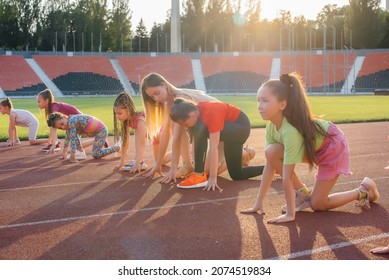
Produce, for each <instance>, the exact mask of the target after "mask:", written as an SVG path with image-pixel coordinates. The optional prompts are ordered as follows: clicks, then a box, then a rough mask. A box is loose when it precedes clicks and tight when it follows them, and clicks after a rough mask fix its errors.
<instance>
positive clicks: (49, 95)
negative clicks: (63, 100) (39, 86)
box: [37, 88, 54, 120]
mask: <svg viewBox="0 0 389 280" xmlns="http://www.w3.org/2000/svg"><path fill="white" fill-rule="evenodd" d="M37 96H42V98H43V99H44V100H49V101H48V103H47V108H45V117H46V120H47V119H48V117H49V115H50V114H51V113H52V112H53V111H52V105H53V103H54V95H53V93H52V92H51V90H49V89H48V88H47V89H45V90H43V91H41V92H40V93H38V95H37Z"/></svg>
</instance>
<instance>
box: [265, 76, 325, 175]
mask: <svg viewBox="0 0 389 280" xmlns="http://www.w3.org/2000/svg"><path fill="white" fill-rule="evenodd" d="M263 86H268V87H270V88H272V89H273V93H274V94H275V95H276V96H277V100H278V101H282V100H286V101H287V106H286V108H285V110H284V112H283V114H284V116H285V118H286V119H287V120H288V122H289V123H290V124H291V125H292V126H294V127H295V128H296V129H297V130H298V131H299V132H300V134H301V135H302V136H303V138H304V146H305V155H306V158H307V161H308V163H309V166H310V168H313V166H314V165H315V164H316V159H315V143H316V138H317V137H318V136H319V135H322V136H325V134H326V132H325V130H324V128H323V127H322V126H321V125H320V123H319V122H317V121H316V119H315V118H314V116H313V114H312V112H311V108H310V105H309V102H308V99H307V94H306V91H305V88H304V86H303V82H302V79H301V77H300V76H299V75H298V74H297V73H291V74H282V75H281V76H280V78H279V80H277V79H276V80H269V81H267V82H266V83H265V84H264V85H263Z"/></svg>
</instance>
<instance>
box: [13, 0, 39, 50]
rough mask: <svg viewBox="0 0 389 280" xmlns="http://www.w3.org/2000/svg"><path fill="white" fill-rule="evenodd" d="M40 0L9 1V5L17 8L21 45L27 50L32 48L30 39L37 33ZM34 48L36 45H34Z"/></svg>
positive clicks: (32, 44)
mask: <svg viewBox="0 0 389 280" xmlns="http://www.w3.org/2000/svg"><path fill="white" fill-rule="evenodd" d="M41 1H42V0H11V4H12V5H14V6H15V7H16V8H17V11H18V21H19V28H20V30H21V33H22V40H23V45H24V46H26V49H28V48H29V47H30V46H32V47H34V43H35V44H36V42H32V40H31V39H32V38H33V36H34V33H36V31H37V25H38V21H39V11H40V5H41ZM35 47H36V45H35Z"/></svg>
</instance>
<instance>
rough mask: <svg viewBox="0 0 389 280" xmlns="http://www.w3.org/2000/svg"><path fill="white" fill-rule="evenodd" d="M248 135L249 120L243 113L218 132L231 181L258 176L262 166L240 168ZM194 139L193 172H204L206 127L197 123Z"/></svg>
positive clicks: (206, 144)
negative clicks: (222, 143)
mask: <svg viewBox="0 0 389 280" xmlns="http://www.w3.org/2000/svg"><path fill="white" fill-rule="evenodd" d="M249 135H250V120H249V118H248V117H247V115H246V114H245V113H244V112H242V111H241V112H240V114H239V117H238V118H237V120H236V121H234V122H229V121H227V122H225V123H224V129H223V130H222V131H221V132H220V141H223V142H224V156H225V158H226V164H227V169H228V173H229V174H230V177H231V178H232V179H233V180H243V179H248V178H252V177H255V176H259V175H261V174H262V172H263V168H264V166H244V167H242V149H243V145H244V143H245V142H246V140H247V138H248V137H249ZM193 137H194V161H195V163H194V171H195V172H196V173H203V172H204V165H205V157H206V153H207V147H208V138H209V132H208V127H207V126H206V125H205V124H204V123H203V122H202V121H199V122H197V124H196V125H195V127H194V128H193Z"/></svg>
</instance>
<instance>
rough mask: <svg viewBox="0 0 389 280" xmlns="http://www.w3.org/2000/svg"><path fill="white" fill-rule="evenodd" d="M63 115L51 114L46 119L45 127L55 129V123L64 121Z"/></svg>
mask: <svg viewBox="0 0 389 280" xmlns="http://www.w3.org/2000/svg"><path fill="white" fill-rule="evenodd" d="M64 118H65V115H64V114H62V113H51V114H50V115H49V116H48V118H47V125H48V126H49V127H53V128H55V123H56V121H58V120H61V119H64Z"/></svg>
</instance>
